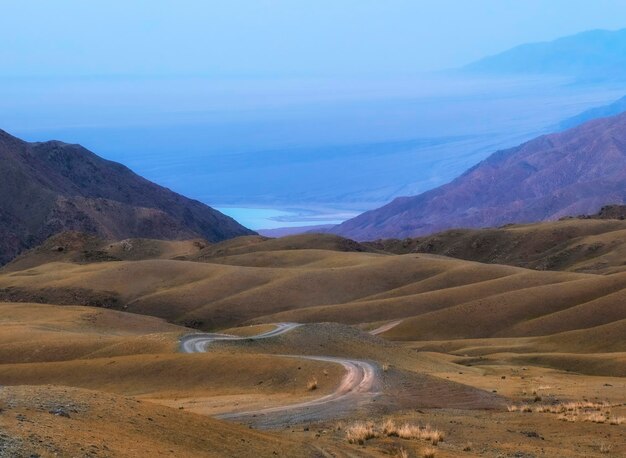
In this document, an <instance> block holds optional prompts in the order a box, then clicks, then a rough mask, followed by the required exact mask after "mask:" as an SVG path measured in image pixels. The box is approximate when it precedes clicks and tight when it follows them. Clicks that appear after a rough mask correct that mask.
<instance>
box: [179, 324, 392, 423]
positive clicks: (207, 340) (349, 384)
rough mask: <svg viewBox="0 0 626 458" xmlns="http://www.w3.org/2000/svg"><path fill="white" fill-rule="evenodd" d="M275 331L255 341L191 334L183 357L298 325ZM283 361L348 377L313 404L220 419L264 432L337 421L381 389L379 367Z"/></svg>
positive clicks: (315, 358)
mask: <svg viewBox="0 0 626 458" xmlns="http://www.w3.org/2000/svg"><path fill="white" fill-rule="evenodd" d="M275 326H276V328H274V329H272V330H271V331H268V332H264V333H262V334H259V335H256V336H251V337H239V336H233V335H229V334H215V333H206V334H188V335H186V336H184V337H183V338H182V339H181V340H180V350H181V351H182V352H183V353H201V352H206V351H207V347H208V346H209V345H210V344H211V343H212V342H216V341H235V340H250V339H252V340H257V339H266V338H270V337H275V336H278V335H281V334H284V333H286V332H290V331H292V330H294V329H296V328H298V327H299V326H301V325H300V324H298V323H277V324H276V325H275ZM276 356H280V357H283V358H298V359H308V360H313V361H324V362H330V363H335V364H341V365H342V366H343V367H344V368H345V370H346V374H345V375H344V376H343V378H342V379H341V383H340V384H339V386H338V387H337V389H336V390H335V391H333V392H332V393H330V394H328V395H326V396H323V397H320V398H317V399H313V400H311V401H305V402H300V403H296V404H288V405H284V406H276V407H268V408H264V409H260V410H253V411H247V412H233V413H224V414H221V415H218V416H217V418H222V419H228V420H236V421H241V422H244V423H254V424H255V425H256V426H259V427H264V428H275V427H283V426H285V425H288V424H293V423H301V422H305V421H317V420H323V419H327V418H336V417H340V416H343V415H344V414H346V413H349V412H351V411H353V410H355V409H357V408H359V407H360V406H362V405H364V404H366V403H368V402H370V401H371V400H372V399H373V398H374V397H375V396H376V395H377V394H378V389H379V385H380V383H379V382H380V380H379V374H378V369H377V367H376V366H375V365H374V364H372V363H369V362H367V361H361V360H356V359H347V358H339V357H335V356H308V355H276Z"/></svg>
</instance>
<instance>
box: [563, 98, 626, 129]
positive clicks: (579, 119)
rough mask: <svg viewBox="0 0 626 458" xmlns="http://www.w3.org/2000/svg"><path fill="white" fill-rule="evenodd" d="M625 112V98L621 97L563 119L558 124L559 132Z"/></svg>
mask: <svg viewBox="0 0 626 458" xmlns="http://www.w3.org/2000/svg"><path fill="white" fill-rule="evenodd" d="M625 111H626V96H625V97H622V98H621V99H619V100H616V101H615V102H613V103H611V104H609V105H604V106H601V107H595V108H591V109H589V110H585V111H583V112H582V113H580V114H578V115H576V116H572V117H571V118H568V119H565V120H564V121H562V122H561V123H559V126H558V127H559V130H567V129H571V128H572V127H576V126H580V125H581V124H584V123H586V122H587V121H591V120H592V119H598V118H606V117H608V116H615V115H618V114H620V113H623V112H625Z"/></svg>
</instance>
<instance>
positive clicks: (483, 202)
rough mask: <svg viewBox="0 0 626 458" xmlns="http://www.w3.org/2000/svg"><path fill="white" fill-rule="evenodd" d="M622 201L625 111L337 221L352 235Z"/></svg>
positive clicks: (501, 220) (425, 229) (421, 230)
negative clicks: (436, 185)
mask: <svg viewBox="0 0 626 458" xmlns="http://www.w3.org/2000/svg"><path fill="white" fill-rule="evenodd" d="M624 202H626V113H622V114H620V115H618V116H613V117H608V118H602V119H597V120H594V121H590V122H588V123H586V124H582V125H581V126H578V127H575V128H572V129H570V130H567V131H565V132H561V133H557V134H552V135H544V136H541V137H538V138H536V139H534V140H531V141H529V142H526V143H524V144H522V145H520V146H518V147H515V148H511V149H507V150H502V151H498V152H496V153H494V154H492V155H491V156H490V157H488V158H487V159H485V160H484V161H482V162H481V163H479V164H478V165H476V166H474V167H472V168H471V169H469V170H468V171H467V172H465V173H464V174H463V175H461V176H460V177H458V178H457V179H455V180H454V181H452V182H451V183H449V184H446V185H444V186H441V187H439V188H436V189H433V190H431V191H428V192H425V193H423V194H420V195H418V196H414V197H406V198H401V199H396V200H394V201H393V202H391V203H389V204H387V205H385V206H384V207H381V208H379V209H376V210H372V211H369V212H366V213H364V214H362V215H360V216H357V217H356V218H353V219H351V220H348V221H346V222H344V223H343V224H341V225H339V226H337V227H335V228H334V229H333V230H332V231H331V232H333V233H336V234H339V235H342V236H345V237H350V238H353V239H356V240H373V239H377V238H400V237H409V236H421V235H426V234H430V233H433V232H439V231H442V230H445V229H450V228H454V227H457V228H458V227H464V228H480V227H487V226H500V225H503V224H508V223H523V222H534V221H542V220H554V219H558V218H560V217H563V216H569V215H580V214H591V213H594V212H596V211H598V210H599V209H600V207H602V206H603V205H607V204H620V203H624Z"/></svg>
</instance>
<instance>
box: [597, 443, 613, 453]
mask: <svg viewBox="0 0 626 458" xmlns="http://www.w3.org/2000/svg"><path fill="white" fill-rule="evenodd" d="M598 448H599V449H600V453H611V450H613V446H612V445H611V444H607V443H606V442H602V443H601V444H600V445H599V446H598Z"/></svg>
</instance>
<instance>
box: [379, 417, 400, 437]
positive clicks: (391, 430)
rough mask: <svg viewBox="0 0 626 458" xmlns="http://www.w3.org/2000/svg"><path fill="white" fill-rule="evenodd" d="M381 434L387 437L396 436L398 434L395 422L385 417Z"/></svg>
mask: <svg viewBox="0 0 626 458" xmlns="http://www.w3.org/2000/svg"><path fill="white" fill-rule="evenodd" d="M382 429H383V434H384V435H385V436H388V437H394V436H395V437H397V436H398V427H397V426H396V424H395V422H394V421H393V420H391V419H387V420H385V421H384V422H383V427H382Z"/></svg>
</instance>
